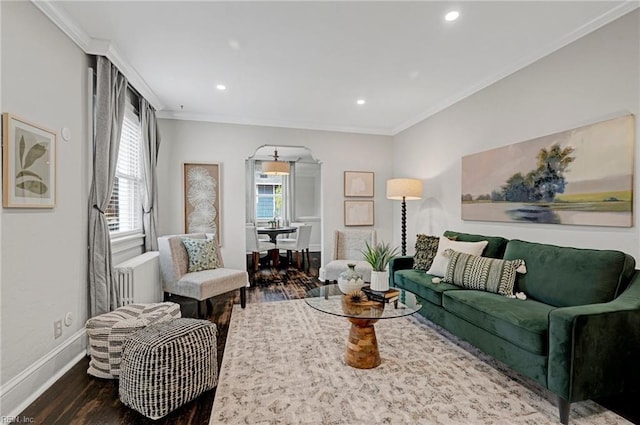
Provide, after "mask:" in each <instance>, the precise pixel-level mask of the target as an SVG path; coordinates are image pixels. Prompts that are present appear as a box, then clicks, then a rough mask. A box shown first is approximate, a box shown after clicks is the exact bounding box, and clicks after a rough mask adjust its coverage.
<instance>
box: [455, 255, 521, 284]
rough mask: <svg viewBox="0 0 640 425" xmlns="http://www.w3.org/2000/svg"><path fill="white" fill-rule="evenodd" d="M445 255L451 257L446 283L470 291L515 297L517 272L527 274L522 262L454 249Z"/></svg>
mask: <svg viewBox="0 0 640 425" xmlns="http://www.w3.org/2000/svg"><path fill="white" fill-rule="evenodd" d="M444 253H445V255H446V256H448V257H449V264H447V271H446V273H445V274H444V280H445V282H447V283H453V284H454V285H458V286H463V287H465V288H468V289H477V290H480V291H488V292H493V293H494V294H500V295H513V284H514V283H515V281H516V272H519V273H525V272H526V268H525V267H523V266H524V261H522V260H499V259H497V258H489V257H479V256H477V255H470V254H464V253H462V252H458V251H454V250H452V249H447V250H445V251H444Z"/></svg>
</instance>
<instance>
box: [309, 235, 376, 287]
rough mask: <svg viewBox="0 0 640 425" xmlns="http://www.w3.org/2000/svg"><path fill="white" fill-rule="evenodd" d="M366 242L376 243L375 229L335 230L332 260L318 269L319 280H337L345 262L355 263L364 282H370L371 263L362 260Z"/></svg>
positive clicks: (345, 266) (345, 267) (343, 269)
mask: <svg viewBox="0 0 640 425" xmlns="http://www.w3.org/2000/svg"><path fill="white" fill-rule="evenodd" d="M365 242H367V243H368V244H369V245H371V246H373V245H375V244H376V231H375V230H336V231H335V232H334V234H333V260H332V261H331V262H329V263H328V264H326V265H325V266H324V267H322V268H321V269H320V280H322V281H325V282H331V281H337V280H338V276H340V273H342V272H343V271H345V270H347V269H348V268H349V267H348V266H347V264H351V263H353V264H355V265H356V271H358V272H360V273H362V276H363V278H364V280H365V282H371V271H372V268H371V265H370V264H369V263H367V262H366V261H365V260H364V257H363V255H362V250H363V249H365V247H366V245H365Z"/></svg>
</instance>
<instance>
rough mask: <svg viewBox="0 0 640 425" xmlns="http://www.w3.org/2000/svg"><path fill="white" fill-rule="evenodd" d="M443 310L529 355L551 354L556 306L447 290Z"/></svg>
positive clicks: (533, 301)
mask: <svg viewBox="0 0 640 425" xmlns="http://www.w3.org/2000/svg"><path fill="white" fill-rule="evenodd" d="M442 305H443V307H444V308H445V309H446V310H447V311H449V312H451V313H453V314H455V315H456V316H458V317H460V318H462V319H464V320H466V321H467V322H469V323H473V324H474V325H475V326H478V327H480V328H482V329H484V330H485V331H487V332H489V333H491V334H493V335H496V336H499V337H500V338H503V339H505V340H507V341H509V342H511V343H512V344H514V345H516V346H518V347H520V348H523V349H525V350H527V351H529V352H532V353H537V354H543V355H546V354H547V352H548V343H547V341H548V328H549V312H551V310H553V309H554V307H553V306H550V305H547V304H543V303H541V302H538V301H535V300H532V299H527V300H519V299H517V298H507V297H503V296H500V295H498V294H492V293H490V292H481V291H471V290H462V291H446V292H445V293H444V294H443V296H442Z"/></svg>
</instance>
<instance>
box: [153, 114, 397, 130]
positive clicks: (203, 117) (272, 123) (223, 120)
mask: <svg viewBox="0 0 640 425" xmlns="http://www.w3.org/2000/svg"><path fill="white" fill-rule="evenodd" d="M156 117H157V118H162V119H169V120H185V121H202V122H213V123H219V124H240V125H255V126H263V127H283V128H291V129H299V130H316V131H334V132H339V133H357V134H371V135H375V136H393V134H392V133H391V131H390V130H388V129H383V128H365V127H349V126H341V125H318V124H310V123H301V122H293V121H279V120H260V119H246V118H239V117H233V116H226V115H225V116H222V115H215V114H212V115H209V114H193V113H189V112H182V111H157V112H156Z"/></svg>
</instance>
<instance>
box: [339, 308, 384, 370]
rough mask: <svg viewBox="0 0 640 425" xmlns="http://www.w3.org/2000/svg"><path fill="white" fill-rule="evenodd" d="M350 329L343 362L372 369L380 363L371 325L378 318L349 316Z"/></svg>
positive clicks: (374, 331)
mask: <svg viewBox="0 0 640 425" xmlns="http://www.w3.org/2000/svg"><path fill="white" fill-rule="evenodd" d="M349 321H350V322H351V330H350V331H349V340H348V341H347V351H346V352H345V354H344V360H345V362H346V363H347V364H348V365H349V366H351V367H355V368H358V369H372V368H374V367H377V366H379V365H380V361H381V360H380V351H378V341H377V340H376V330H375V328H374V327H373V325H374V324H375V323H376V322H377V321H378V319H355V318H349Z"/></svg>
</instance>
